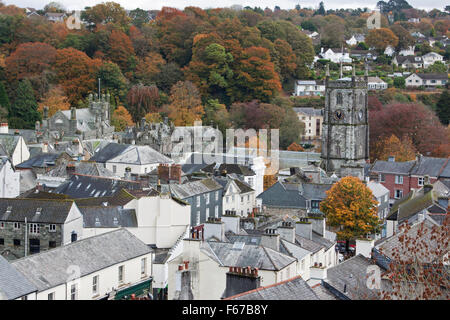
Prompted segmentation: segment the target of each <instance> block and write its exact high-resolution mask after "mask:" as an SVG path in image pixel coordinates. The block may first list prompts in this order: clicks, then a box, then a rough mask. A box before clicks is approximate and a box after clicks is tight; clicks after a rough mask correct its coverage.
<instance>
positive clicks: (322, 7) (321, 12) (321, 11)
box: [314, 1, 326, 16]
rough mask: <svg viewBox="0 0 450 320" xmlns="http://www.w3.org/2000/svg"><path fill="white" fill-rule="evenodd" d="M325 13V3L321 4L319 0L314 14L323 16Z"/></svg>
mask: <svg viewBox="0 0 450 320" xmlns="http://www.w3.org/2000/svg"><path fill="white" fill-rule="evenodd" d="M325 14H326V12H325V5H324V4H323V1H320V3H319V9H317V11H316V12H314V15H321V16H324V15H325Z"/></svg>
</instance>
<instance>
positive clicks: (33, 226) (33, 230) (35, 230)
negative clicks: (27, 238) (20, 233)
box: [28, 223, 39, 234]
mask: <svg viewBox="0 0 450 320" xmlns="http://www.w3.org/2000/svg"><path fill="white" fill-rule="evenodd" d="M28 232H30V233H32V234H39V224H37V223H30V224H29V225H28Z"/></svg>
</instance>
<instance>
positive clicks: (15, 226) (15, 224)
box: [13, 222, 20, 230]
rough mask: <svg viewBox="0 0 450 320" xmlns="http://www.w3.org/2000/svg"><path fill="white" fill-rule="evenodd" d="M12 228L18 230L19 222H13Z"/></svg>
mask: <svg viewBox="0 0 450 320" xmlns="http://www.w3.org/2000/svg"><path fill="white" fill-rule="evenodd" d="M13 228H14V230H20V222H14V225H13Z"/></svg>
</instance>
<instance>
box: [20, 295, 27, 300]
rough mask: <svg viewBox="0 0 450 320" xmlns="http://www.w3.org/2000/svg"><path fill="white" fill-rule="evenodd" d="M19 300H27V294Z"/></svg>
mask: <svg viewBox="0 0 450 320" xmlns="http://www.w3.org/2000/svg"><path fill="white" fill-rule="evenodd" d="M20 300H28V296H23V297H22V298H20Z"/></svg>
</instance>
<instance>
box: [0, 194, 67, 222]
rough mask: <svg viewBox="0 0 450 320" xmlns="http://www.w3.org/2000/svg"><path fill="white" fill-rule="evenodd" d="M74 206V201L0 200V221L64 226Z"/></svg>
mask: <svg viewBox="0 0 450 320" xmlns="http://www.w3.org/2000/svg"><path fill="white" fill-rule="evenodd" d="M73 205H74V202H73V200H38V199H19V198H16V199H11V198H0V220H1V221H15V222H24V221H25V218H27V221H28V222H29V223H31V222H37V223H54V224H63V223H64V222H65V221H66V219H67V215H68V214H69V211H70V209H71V208H72V206H73ZM39 208H40V213H37V212H38V209H39ZM8 209H10V210H8Z"/></svg>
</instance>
